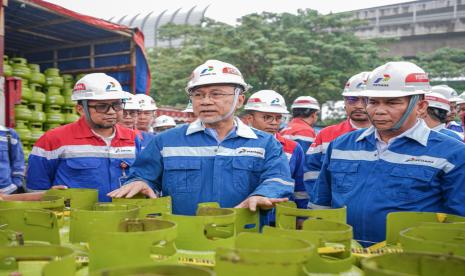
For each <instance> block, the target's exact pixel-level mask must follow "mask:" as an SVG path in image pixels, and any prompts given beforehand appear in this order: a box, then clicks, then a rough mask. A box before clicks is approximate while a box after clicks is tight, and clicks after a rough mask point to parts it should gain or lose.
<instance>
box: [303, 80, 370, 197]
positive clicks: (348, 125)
mask: <svg viewBox="0 0 465 276" xmlns="http://www.w3.org/2000/svg"><path fill="white" fill-rule="evenodd" d="M369 75H370V72H361V73H358V74H356V75H354V76H352V77H351V78H350V79H349V80H348V81H347V83H346V85H345V88H344V90H343V92H342V96H343V97H344V109H345V111H346V114H347V120H345V121H342V122H340V123H339V124H336V125H332V126H328V127H325V128H323V129H322V130H320V132H319V133H318V135H317V136H316V138H315V140H314V141H313V143H312V145H311V146H310V148H309V149H308V151H307V152H306V155H305V166H304V181H305V187H306V189H307V191H308V192H309V193H310V196H312V193H313V190H314V187H315V181H316V180H317V178H318V175H319V174H320V170H321V165H322V162H323V160H324V156H325V154H326V149H327V147H328V145H329V143H331V142H332V141H333V140H334V139H336V138H337V137H339V136H341V135H344V134H346V133H348V132H351V131H354V130H357V129H361V128H367V127H370V126H371V123H370V121H369V120H368V116H367V114H366V111H365V104H364V98H363V97H361V96H360V93H361V92H362V91H363V89H365V86H366V81H367V79H368V76H369Z"/></svg>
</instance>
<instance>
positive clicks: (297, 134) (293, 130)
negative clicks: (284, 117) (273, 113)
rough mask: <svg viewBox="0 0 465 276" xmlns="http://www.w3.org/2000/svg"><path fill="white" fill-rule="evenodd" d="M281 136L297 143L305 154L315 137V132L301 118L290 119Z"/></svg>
mask: <svg viewBox="0 0 465 276" xmlns="http://www.w3.org/2000/svg"><path fill="white" fill-rule="evenodd" d="M281 135H282V136H283V137H284V138H287V139H290V140H293V141H296V142H297V143H299V144H300V146H301V147H302V149H303V151H304V152H307V150H308V148H309V147H310V145H311V144H312V142H313V140H314V139H315V136H316V134H315V130H314V129H313V128H312V127H311V126H310V125H309V124H308V123H306V122H305V121H304V120H302V119H301V118H294V119H292V120H291V121H290V122H289V124H288V125H287V127H286V128H284V129H283V130H281Z"/></svg>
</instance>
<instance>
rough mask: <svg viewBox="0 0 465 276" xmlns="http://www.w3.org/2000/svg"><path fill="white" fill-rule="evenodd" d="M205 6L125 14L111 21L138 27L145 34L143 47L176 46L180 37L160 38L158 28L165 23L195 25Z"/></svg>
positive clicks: (201, 16) (198, 22) (202, 16)
mask: <svg viewBox="0 0 465 276" xmlns="http://www.w3.org/2000/svg"><path fill="white" fill-rule="evenodd" d="M207 9H208V6H207V7H203V8H200V7H197V6H194V7H192V8H179V9H177V10H175V11H168V10H164V11H162V12H155V11H151V12H148V13H145V12H144V13H142V12H141V13H138V14H136V15H125V16H123V17H112V18H110V19H108V20H109V21H111V22H114V23H117V24H121V25H126V26H129V27H133V28H135V27H137V28H139V29H140V30H141V31H142V32H143V33H144V36H145V47H146V48H153V47H177V46H179V45H180V44H181V42H182V40H180V39H173V40H171V39H169V40H161V39H160V38H159V36H158V31H159V29H160V28H161V27H162V26H163V25H166V24H169V23H172V24H188V25H196V24H200V23H201V22H202V19H203V18H204V17H205V13H206V12H207Z"/></svg>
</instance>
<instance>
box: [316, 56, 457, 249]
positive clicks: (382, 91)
mask: <svg viewBox="0 0 465 276" xmlns="http://www.w3.org/2000/svg"><path fill="white" fill-rule="evenodd" d="M429 91H430V86H429V81H428V77H427V75H426V74H425V72H424V71H423V70H422V69H421V68H420V67H418V66H416V65H415V64H413V63H410V62H389V63H387V64H385V65H382V66H380V67H378V68H376V69H375V70H374V71H373V72H372V74H371V75H370V77H369V78H368V81H367V86H366V90H365V91H364V93H362V96H365V97H368V99H367V105H366V111H367V114H368V116H369V118H370V120H371V122H372V124H373V126H372V127H370V128H368V129H366V130H363V129H362V130H356V131H353V132H350V133H348V134H346V135H344V136H340V137H339V138H337V139H336V140H334V141H333V142H332V143H330V145H329V146H328V149H327V153H326V156H325V159H324V161H323V166H322V170H321V172H320V174H319V177H318V179H317V181H316V183H315V185H316V187H315V188H316V198H313V199H311V200H312V201H313V207H314V208H315V207H323V208H324V207H341V206H344V205H345V206H347V220H348V223H349V224H350V225H352V226H353V228H354V237H355V239H357V240H359V241H361V242H362V243H363V244H364V245H369V244H370V243H376V242H379V241H382V240H384V239H385V228H386V216H387V214H388V213H390V212H396V211H422V212H423V211H424V212H443V213H451V214H458V215H465V204H464V202H465V158H464V156H465V145H464V144H463V143H462V142H460V141H457V140H455V139H453V138H450V137H448V136H446V135H443V134H441V133H438V132H436V131H432V130H431V129H429V128H428V127H427V126H426V124H425V123H424V121H423V120H421V119H417V115H418V114H423V113H424V112H425V110H426V109H427V107H428V103H427V102H426V101H425V100H424V94H425V93H427V92H429ZM451 149H453V150H451Z"/></svg>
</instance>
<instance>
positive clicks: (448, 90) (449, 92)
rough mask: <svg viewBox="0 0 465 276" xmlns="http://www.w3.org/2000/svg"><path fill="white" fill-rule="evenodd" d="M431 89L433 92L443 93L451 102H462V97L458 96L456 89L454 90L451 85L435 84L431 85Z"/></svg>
mask: <svg viewBox="0 0 465 276" xmlns="http://www.w3.org/2000/svg"><path fill="white" fill-rule="evenodd" d="M431 90H432V91H433V92H436V93H439V94H441V95H443V96H444V97H446V99H448V100H449V102H451V103H455V102H463V99H462V98H460V97H459V95H458V94H457V91H455V89H454V88H452V87H450V86H448V85H445V84H441V85H435V86H433V87H431Z"/></svg>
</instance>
